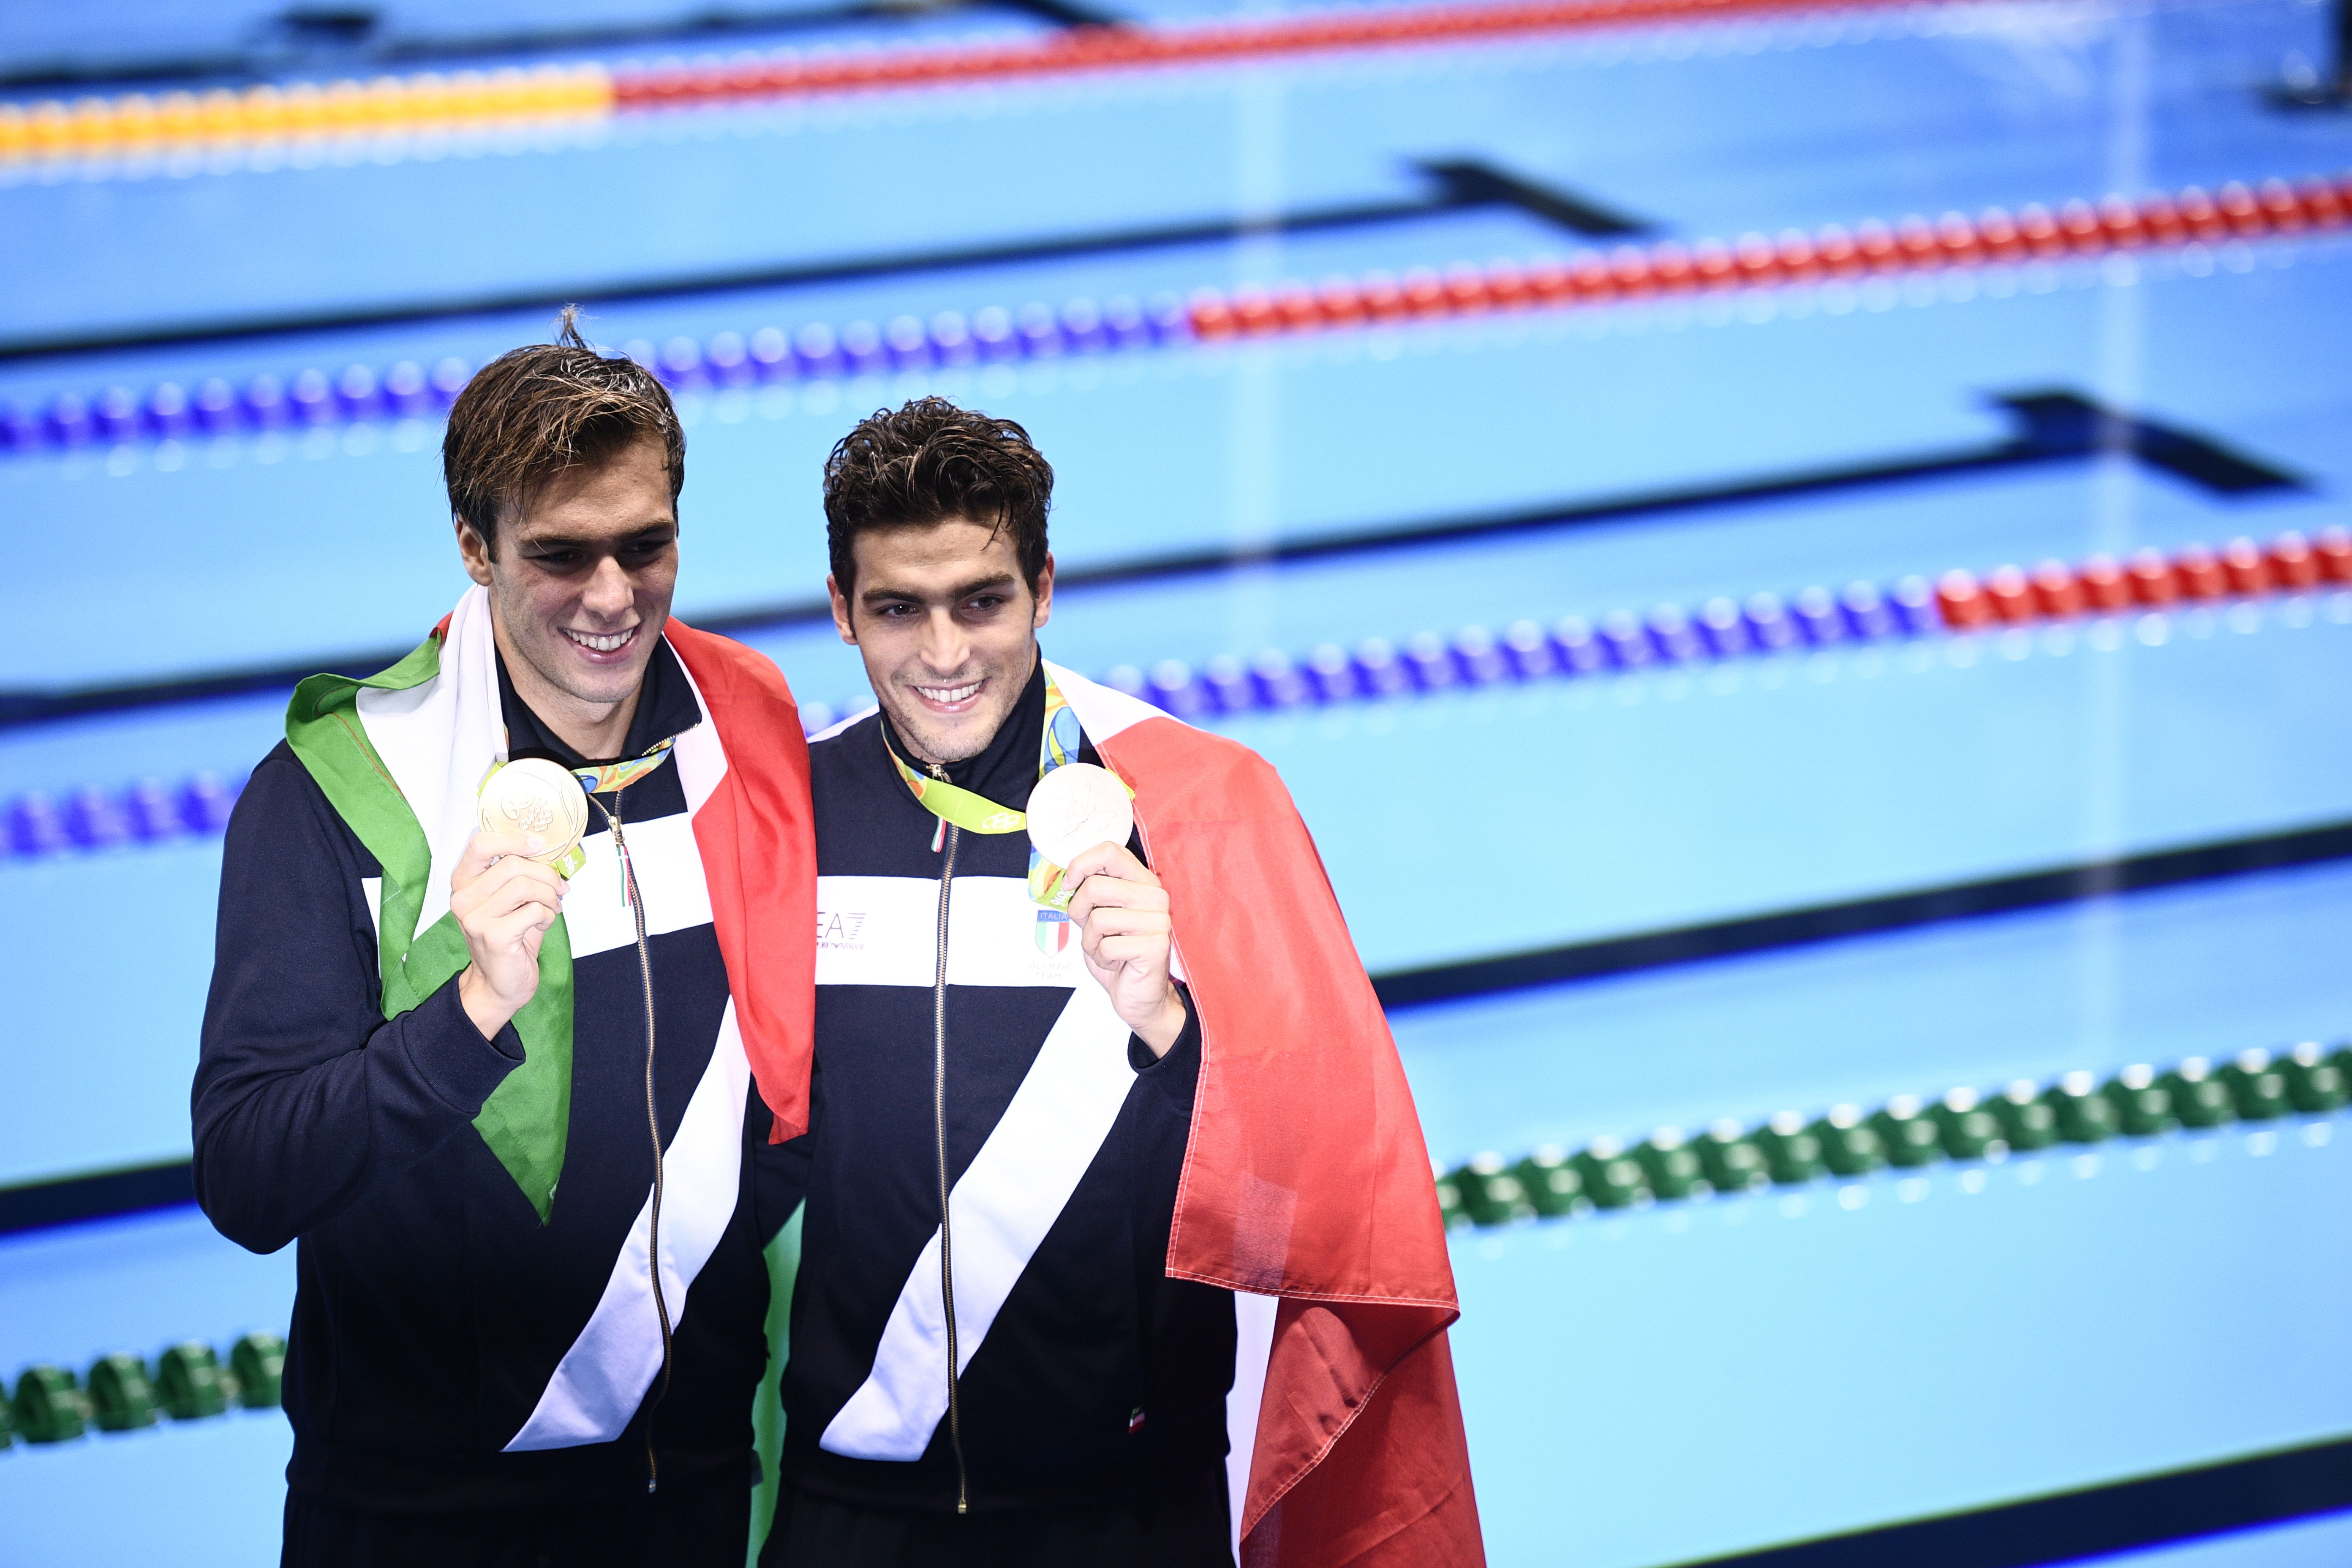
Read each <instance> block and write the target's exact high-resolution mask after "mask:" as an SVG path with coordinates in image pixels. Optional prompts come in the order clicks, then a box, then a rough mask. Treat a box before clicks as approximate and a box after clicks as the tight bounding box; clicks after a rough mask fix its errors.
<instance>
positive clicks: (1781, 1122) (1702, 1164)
mask: <svg viewBox="0 0 2352 1568" xmlns="http://www.w3.org/2000/svg"><path fill="white" fill-rule="evenodd" d="M2347 1102H2352V1044H2347V1045H2343V1046H2339V1047H2337V1048H2336V1051H2335V1053H2334V1054H2333V1055H2328V1054H2326V1053H2324V1052H2323V1051H2322V1050H2321V1048H2320V1047H2318V1046H2315V1045H2302V1046H2297V1047H2294V1049H2293V1050H2291V1051H2288V1052H2286V1053H2285V1054H2284V1055H2280V1056H2273V1055H2272V1053H2270V1052H2268V1051H2261V1050H2253V1051H2246V1052H2242V1053H2241V1054H2240V1055H2239V1056H2238V1058H2236V1059H2235V1060H2233V1061H2231V1062H2230V1063H2229V1064H2228V1065H2226V1066H2224V1067H2222V1068H2219V1069H2216V1068H2214V1067H2213V1066H2212V1064H2211V1063H2210V1061H2208V1060H2207V1059H2206V1058H2203V1057H2191V1058H2189V1059H2188V1060H2186V1061H2184V1062H2182V1063H2180V1065H2179V1066H2178V1067H2176V1068H2172V1069H2171V1070H2169V1071H2168V1072H2158V1070H2157V1069H2156V1068H2152V1067H2149V1066H2147V1065H2145V1064H2142V1065H2139V1066H2136V1067H2127V1068H2124V1070H2123V1071H2121V1072H2119V1073H2117V1074H2116V1076H2115V1077H2114V1078H2112V1079H2108V1080H2107V1081H2106V1082H2105V1083H2104V1084H2102V1083H2100V1082H2099V1081H2098V1079H2097V1078H2096V1076H2095V1075H2094V1074H2091V1073H2087V1072H2074V1073H2068V1074H2067V1075H2066V1076H2065V1077H2063V1078H2062V1079H2059V1080H2058V1081H2057V1082H2055V1083H2053V1084H2050V1085H2048V1086H2046V1087H2044V1086H2041V1085H2037V1084H2035V1083H2034V1082H2032V1080H2031V1079H2019V1080H2018V1081H2017V1082H2015V1083H2012V1084H2011V1085H2010V1086H2009V1087H2008V1088H2006V1089H2002V1090H2000V1092H1999V1093H1997V1094H1994V1095H1992V1096H1990V1098H1986V1097H1982V1096H1979V1093H1978V1092H1977V1091H1976V1090H1975V1089H1953V1090H1952V1091H1951V1092H1950V1093H1948V1094H1947V1095H1945V1096H1944V1097H1943V1099H1941V1100H1936V1101H1933V1102H1927V1101H1922V1100H1918V1099H1916V1097H1914V1096H1911V1095H1898V1096H1896V1097H1895V1099H1893V1100H1888V1101H1887V1102H1886V1103H1885V1105H1884V1106H1882V1107H1880V1108H1879V1109H1878V1110H1875V1111H1873V1112H1868V1113H1865V1112H1864V1111H1863V1110H1862V1109H1861V1108H1860V1107H1858V1106H1853V1105H1840V1106H1836V1107H1833V1108H1832V1109H1831V1110H1829V1111H1828V1112H1826V1113H1825V1114H1823V1115H1822V1116H1819V1117H1816V1118H1814V1119H1813V1120H1811V1121H1807V1120H1806V1119H1805V1118H1804V1117H1803V1116H1801V1115H1800V1114H1799V1113H1798V1112H1796V1111H1793V1110H1783V1111H1781V1112H1780V1113H1779V1114H1778V1115H1776V1116H1773V1117H1771V1118H1769V1120H1767V1121H1763V1122H1762V1123H1760V1124H1759V1125H1757V1126H1755V1127H1753V1128H1750V1127H1746V1126H1743V1125H1742V1124H1741V1123H1740V1122H1738V1121H1732V1120H1726V1121H1718V1122H1717V1123H1715V1124H1714V1125H1713V1126H1711V1127H1709V1128H1708V1129H1707V1130H1706V1131H1705V1132H1703V1133H1701V1134H1700V1135H1699V1136H1697V1137H1696V1138H1685V1137H1684V1136H1683V1134H1682V1133H1681V1132H1680V1131H1678V1130H1676V1129H1675V1128H1671V1127H1668V1128H1661V1129H1660V1130H1658V1131H1655V1132H1654V1133H1652V1134H1651V1135H1650V1136H1649V1137H1648V1138H1646V1139H1644V1140H1643V1141H1642V1142H1639V1143H1636V1144H1633V1145H1632V1146H1630V1147H1629V1146H1627V1145H1626V1144H1625V1143H1623V1142H1621V1141H1619V1140H1617V1139H1614V1138H1596V1139H1594V1140H1593V1141H1592V1142H1591V1143H1590V1144H1588V1145H1586V1146H1585V1148H1584V1149H1582V1150H1581V1151H1580V1152H1577V1153H1575V1154H1570V1153H1569V1152H1567V1151H1566V1150H1565V1149H1562V1148H1560V1147H1559V1146H1558V1145H1547V1146H1546V1147H1544V1148H1541V1149H1538V1150H1536V1151H1535V1152H1533V1153H1531V1154H1528V1156H1527V1157H1526V1158H1524V1159H1522V1160H1520V1161H1518V1162H1517V1163H1515V1164H1507V1163H1505V1162H1504V1160H1503V1158H1502V1156H1500V1155H1498V1154H1492V1153H1487V1154H1479V1155H1476V1156H1475V1157H1474V1158H1472V1159H1471V1160H1470V1161H1468V1162H1467V1163H1465V1164H1463V1165H1461V1166H1459V1167H1457V1168H1455V1169H1454V1170H1452V1171H1448V1172H1445V1173H1443V1174H1441V1175H1440V1176H1439V1177H1438V1178H1437V1201H1438V1206H1439V1207H1440V1209H1441V1210H1443V1211H1444V1215H1445V1224H1446V1227H1447V1228H1448V1229H1453V1228H1454V1227H1455V1226H1478V1227H1480V1228H1486V1227H1491V1226H1503V1225H1510V1224H1514V1223H1516V1222H1517V1221H1521V1220H1529V1219H1554V1218H1560V1217H1564V1216H1568V1215H1580V1214H1589V1213H1592V1212H1594V1211H1597V1210H1609V1209H1624V1208H1631V1207H1634V1206H1637V1205H1645V1204H1653V1203H1674V1202H1677V1201H1680V1200H1683V1199H1686V1198H1696V1197H1704V1196H1706V1195H1707V1194H1710V1193H1728V1192H1744V1191H1748V1190H1749V1189H1752V1188H1758V1187H1769V1186H1793V1185H1799V1184H1803V1183H1806V1182H1813V1181H1819V1180H1820V1179H1822V1177H1824V1176H1835V1177H1838V1178H1840V1179H1850V1178H1853V1177H1856V1176H1867V1175H1870V1174H1872V1173H1874V1172H1878V1171H1883V1170H1886V1169H1889V1168H1893V1169H1896V1170H1911V1169H1916V1168H1918V1167H1920V1166H1923V1165H1928V1164H1932V1163H1936V1162H1937V1161H1939V1160H1959V1161H1966V1160H1990V1159H2000V1158H2004V1157H2006V1156H2007V1155H2009V1154H2011V1153H2031V1152H2035V1151H2037V1150H2042V1149H2047V1148H2051V1147H2053V1145H2055V1144H2059V1143H2076V1144H2082V1143H2099V1142H2105V1141H2106V1140H2107V1139H2110V1138H2119V1137H2121V1138H2152V1137H2157V1136H2158V1135H2160V1134H2163V1133H2166V1132H2170V1131H2176V1130H2179V1129H2183V1128H2186V1129H2189V1130H2191V1131H2199V1130H2204V1129H2210V1128H2214V1127H2220V1126H2223V1125H2225V1124H2227V1123H2230V1122H2233V1121H2274V1120H2276V1119H2278V1118H2280V1117H2283V1116H2295V1115H2301V1116H2325V1115H2327V1114H2329V1113H2331V1112H2334V1111H2336V1110H2342V1109H2343V1108H2344V1107H2345V1105H2346V1104H2347Z"/></svg>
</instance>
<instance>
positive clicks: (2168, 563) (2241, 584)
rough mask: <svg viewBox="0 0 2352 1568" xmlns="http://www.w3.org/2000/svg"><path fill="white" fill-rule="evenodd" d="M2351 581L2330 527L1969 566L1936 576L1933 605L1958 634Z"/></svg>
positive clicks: (2347, 556) (2351, 556) (2350, 568)
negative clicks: (2212, 545) (1979, 571)
mask: <svg viewBox="0 0 2352 1568" xmlns="http://www.w3.org/2000/svg"><path fill="white" fill-rule="evenodd" d="M2343 584H2352V536H2347V534H2346V533H2345V532H2344V531H2342V530H2340V529H2331V530H2329V531H2326V532H2325V533H2323V534H2321V535H2320V536H2319V537H2318V538H2317V539H2316V540H2309V539H2305V537H2304V536H2303V535H2302V534H2300V533H2284V534H2281V535H2280V536H2279V537H2278V538H2276V539H2274V540H2273V541H2271V542H2270V543H2269V544H2268V545H2263V544H2258V543H2256V542H2254V541H2252V540H2251V539H2233V540H2231V542H2229V543H2227V544H2225V545H2223V546H2222V547H2221V550H2220V551H2219V552H2215V551H2213V550H2210V549H2209V548H2207V547H2206V546H2205V545H2202V544H2190V545H2186V546H2183V547H2182V548H2181V549H2179V550H2177V551H2175V552H2173V553H2172V554H2171V555H2170V556H2167V555H2165V554H2164V552H2161V551H2157V550H2143V551H2140V552H2138V553H2137V554H2135V555H2132V556H2130V557H2128V558H2127V559H2126V560H2123V561H2117V560H2116V559H2115V558H2114V557H2113V556H2107V555H2095V556H2093V557H2091V559H2089V560H2088V561H2085V562H2084V563H2082V564H2081V565H2079V566H2069V565H2068V564H2067V563H2064V562H2063V561H2044V562H2043V563H2042V564H2041V565H2039V566H2036V567H2034V568H2033V569H2032V571H2030V572H2029V571H2027V570H2025V569H2024V568H2022V567H2019V566H2002V567H2000V568H1998V569H1996V570H1995V571H1993V572H1992V573H1991V574H1989V575H1988V576H1986V577H1984V578H1983V579H1981V580H1979V578H1978V577H1977V575H1976V574H1974V573H1971V572H1965V571H1951V572H1947V573H1945V574H1943V576H1941V577H1940V578H1938V579H1937V582H1936V608H1937V611H1938V612H1940V613H1941V614H1942V616H1943V618H1944V624H1945V625H1946V626H1949V627H1951V628H1952V629H1953V630H1955V631H1974V630H1977V629H1978V628H1979V627H1984V626H2023V625H2026V624H2029V623H2031V622H2034V621H2047V620H2072V619H2074V617H2076V616H2103V615H2112V614H2115V613H2116V612H2119V611H2125V610H2133V609H2142V610H2161V609H2164V608H2166V607H2168V606H2169V605H2180V604H2210V603H2213V602H2215V601H2217V600H2221V599H2246V598H2254V597H2258V596H2260V595H2265V594H2298V593H2305V592H2307V591H2309V590H2311V589H2315V588H2318V587H2322V586H2326V585H2338V586H2340V585H2343Z"/></svg>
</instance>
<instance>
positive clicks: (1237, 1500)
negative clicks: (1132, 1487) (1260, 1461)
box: [1225, 1290, 1282, 1563]
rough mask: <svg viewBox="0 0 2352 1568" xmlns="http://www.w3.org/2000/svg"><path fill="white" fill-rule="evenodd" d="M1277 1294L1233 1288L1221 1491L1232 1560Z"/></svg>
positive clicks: (1238, 1543)
mask: <svg viewBox="0 0 2352 1568" xmlns="http://www.w3.org/2000/svg"><path fill="white" fill-rule="evenodd" d="M1281 1305H1282V1298H1281V1297H1279V1296H1255V1295H1252V1294H1251V1293H1250V1292H1248V1291H1246V1290H1236V1291H1234V1388H1233V1392H1232V1393H1230V1394H1226V1395H1225V1493H1226V1496H1227V1497H1228V1498H1229V1499H1231V1503H1230V1505H1229V1508H1228V1517H1229V1518H1230V1519H1231V1520H1232V1521H1233V1530H1234V1562H1236V1563H1238V1562H1240V1561H1241V1560H1242V1505H1243V1504H1244V1503H1245V1502H1247V1501H1248V1500H1249V1477H1250V1459H1251V1458H1252V1456H1253V1455H1255V1453H1256V1451H1257V1413H1258V1407H1259V1406H1260V1405H1263V1404H1264V1403H1265V1367H1266V1362H1267V1361H1268V1359H1269V1358H1270V1357H1271V1356H1272V1355H1273V1353H1274V1314H1275V1311H1276V1309H1278V1308H1279V1307H1280V1306H1281Z"/></svg>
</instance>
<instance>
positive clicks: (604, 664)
mask: <svg viewBox="0 0 2352 1568" xmlns="http://www.w3.org/2000/svg"><path fill="white" fill-rule="evenodd" d="M497 532H498V548H497V552H496V553H495V554H493V553H492V552H491V550H490V546H489V543H488V542H487V541H485V540H484V539H483V538H482V536H481V535H480V534H479V533H478V532H476V531H474V529H473V528H472V527H470V526H469V525H467V523H465V522H463V521H460V522H459V523H458V524H457V548H458V551H459V552H460V553H462V554H463V555H464V557H465V560H466V571H467V575H469V576H471V577H472V578H473V579H474V581H475V582H477V583H479V584H482V585H483V586H484V587H487V588H488V589H489V591H490V617H491V625H492V626H493V627H494V628H495V630H496V632H497V636H498V643H499V652H500V653H501V654H503V655H505V656H506V661H507V674H508V676H509V678H510V679H512V680H513V681H514V686H515V694H516V695H517V696H519V697H520V698H521V699H522V700H523V701H524V702H526V703H527V704H529V705H530V710H531V711H532V712H534V713H536V714H538V715H539V717H540V718H541V720H542V721H544V722H545V723H546V724H547V725H548V727H549V728H550V729H551V730H553V731H555V732H556V733H557V734H558V735H560V736H562V738H563V740H564V742H565V743H567V744H569V745H571V746H572V747H573V748H574V749H576V750H577V751H578V752H580V753H581V754H582V755H583V756H586V757H592V758H602V757H611V756H614V755H617V754H618V752H619V751H620V748H621V746H622V744H623V742H625V740H626V739H627V736H628V731H629V721H630V719H632V718H633V717H635V713H636V707H637V693H638V691H639V690H640V689H642V688H643V686H644V685H645V679H646V662H647V661H648V660H650V659H651V658H653V652H654V643H655V641H656V639H657V638H659V637H660V636H661V632H662V627H663V626H665V625H667V623H668V620H669V602H670V595H671V593H672V591H673V590H674V589H675V587H676V585H677V508H676V506H675V505H674V504H673V502H672V501H671V500H670V480H669V469H668V468H667V460H666V454H665V451H664V448H663V447H662V444H661V443H660V442H659V441H657V440H655V439H653V438H651V437H647V438H646V439H643V440H640V441H637V442H635V443H634V444H633V445H630V446H627V447H623V448H622V449H621V450H620V451H618V452H616V453H614V455H613V456H612V457H611V458H607V459H605V460H604V462H602V463H599V464H593V465H583V466H581V467H578V468H567V469H565V470H563V471H562V473H559V474H558V475H556V477H555V478H554V479H551V480H550V481H549V482H548V483H547V484H546V485H545V486H544V487H542V488H541V490H540V491H539V492H538V493H537V494H536V495H534V496H532V497H531V498H530V500H529V502H528V503H527V504H525V505H524V506H522V507H521V508H520V509H518V515H516V516H513V517H509V518H505V519H502V520H501V521H500V522H499V526H498V531H497Z"/></svg>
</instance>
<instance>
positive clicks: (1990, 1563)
mask: <svg viewBox="0 0 2352 1568" xmlns="http://www.w3.org/2000/svg"><path fill="white" fill-rule="evenodd" d="M2347 1508H2352V1438H2338V1439H2336V1440H2335V1441H2333V1442H2326V1443H2315V1444H2312V1445H2310V1446H2309V1447H2300V1448H2289V1449H2286V1450H2284V1451H2282V1452H2277V1453H2270V1454H2258V1455H2254V1456H2252V1457H2251V1458H2242V1459H2229V1460H2223V1461H2221V1462H2220V1463H2217V1464H2210V1465H2200V1466H2199V1467H2197V1468H2193V1469H2185V1470H2172V1471H2168V1472H2167V1473H2165V1474H2162V1475H2155V1476H2141V1477H2137V1478H2135V1479H2131V1480H2127V1481H2115V1482H2111V1483H2109V1484H2107V1485H2105V1486H2098V1487H2087V1488H2084V1489H2082V1490H2080V1491H2071V1492H2059V1493H2056V1494H2055V1495H2053V1496H2049V1497H2038V1498H2030V1499H2027V1500H2024V1501H2021V1502H2013V1503H2004V1504H2001V1505H2000V1506H1998V1507H1994V1508H1986V1509H1978V1510H1972V1511H1970V1512H1968V1513H1956V1514H1946V1515H1944V1516H1942V1517H1941V1518H1937V1519H1923V1520H1916V1521H1911V1522H1909V1523H1906V1524H1895V1525H1887V1526H1885V1527H1882V1528H1880V1529H1876V1530H1864V1531H1855V1532H1853V1534H1850V1535H1837V1536H1830V1537H1827V1538H1825V1539H1823V1540H1819V1541H1806V1542H1797V1543H1795V1544H1793V1545H1790V1546H1778V1547H1772V1548H1769V1549H1768V1550H1765V1551H1761V1552H1742V1553H1739V1554H1738V1555H1736V1556H1730V1557H1710V1558H1706V1559H1705V1560H1704V1561H1703V1562H1699V1563H1687V1564H1685V1565H1683V1568H1886V1565H1887V1564H1889V1563H1900V1564H1903V1565H1904V1568H2043V1565H2044V1564H2052V1563H2073V1562H2078V1561H2080V1560H2081V1559H2084V1558H2086V1557H2101V1556H2105V1555H2106V1554H2107V1553H2109V1552H2127V1551H2131V1550H2134V1549H2136V1548H2141V1547H2152V1546H2161V1545H2163V1544H2165V1543H2167V1542H2176V1541H2189V1540H2194V1539H2196V1538H2198V1537H2200V1536H2209V1535H2219V1534H2221V1533H2223V1532H2225V1531H2235V1530H2245V1529H2249V1528H2251V1527H2253V1526H2256V1525H2264V1524H2278V1523H2283V1522H2285V1521H2290V1520H2296V1519H2308V1518H2311V1517H2313V1516H2314V1515H2317V1514H2326V1513H2334V1512H2336V1511H2337V1510H2342V1509H2347Z"/></svg>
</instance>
